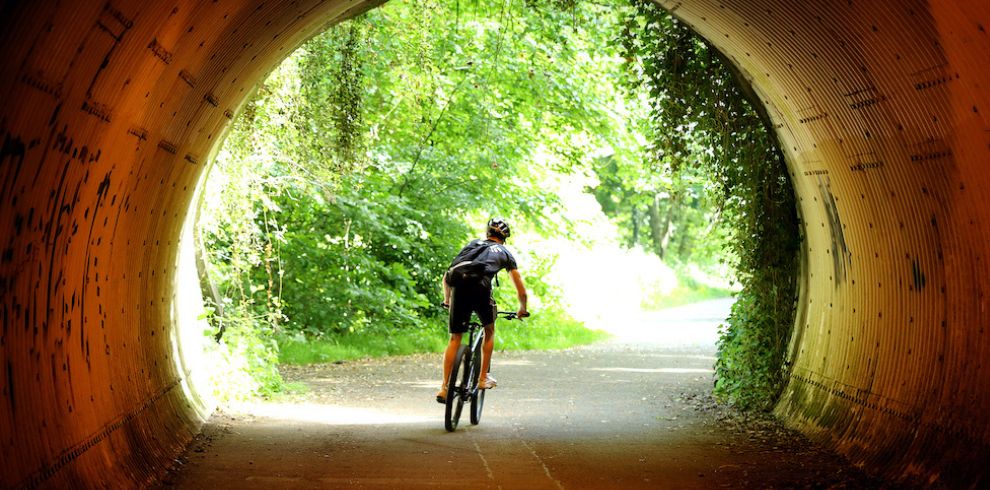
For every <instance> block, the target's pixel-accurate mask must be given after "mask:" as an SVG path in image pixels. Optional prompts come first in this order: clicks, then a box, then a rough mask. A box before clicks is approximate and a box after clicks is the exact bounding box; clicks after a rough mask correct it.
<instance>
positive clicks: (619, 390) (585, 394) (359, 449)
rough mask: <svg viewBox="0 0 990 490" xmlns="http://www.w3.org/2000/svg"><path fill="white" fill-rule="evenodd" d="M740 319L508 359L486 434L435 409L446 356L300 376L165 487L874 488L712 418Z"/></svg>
mask: <svg viewBox="0 0 990 490" xmlns="http://www.w3.org/2000/svg"><path fill="white" fill-rule="evenodd" d="M729 304H731V303H730V302H721V303H720V302H713V303H706V304H702V305H695V306H690V307H686V308H681V309H675V310H671V311H668V312H664V313H661V314H655V315H651V316H650V317H648V318H643V319H642V323H641V324H638V325H637V328H636V329H627V330H625V331H622V330H621V329H619V330H617V331H615V332H614V333H615V334H616V338H615V340H614V341H612V342H609V343H605V344H599V345H596V346H591V347H584V348H578V349H571V350H566V351H556V352H510V353H497V354H496V356H495V358H494V362H493V369H492V372H493V374H495V375H496V377H497V378H498V380H499V387H498V388H496V389H494V390H492V391H491V392H489V394H488V397H487V403H486V405H485V411H484V414H483V418H482V421H481V424H480V425H477V426H472V425H470V424H469V423H468V421H467V420H466V419H467V418H468V416H467V411H466V410H465V414H464V416H463V417H462V423H461V426H460V427H459V428H458V430H457V431H456V432H454V433H447V432H446V431H445V430H444V428H443V421H442V418H443V406H442V405H440V404H437V403H436V401H435V400H433V397H434V393H435V391H436V388H437V384H438V378H439V372H440V359H439V356H438V355H417V356H406V357H398V358H391V359H382V360H366V361H357V362H347V363H343V364H340V365H337V364H327V365H320V366H311V367H305V368H301V367H292V368H286V369H285V370H284V375H285V377H286V378H287V380H289V381H297V382H302V383H305V384H306V385H307V386H308V387H309V389H310V391H309V392H307V393H305V394H303V395H294V396H292V397H289V398H286V399H283V400H280V401H278V402H268V403H257V404H253V405H248V406H244V407H240V413H234V412H231V411H226V412H222V413H218V414H217V415H215V416H214V417H213V419H211V421H210V422H209V423H208V424H207V426H206V428H205V430H204V432H203V434H202V435H201V436H200V437H199V438H198V439H197V441H196V442H195V443H194V444H193V445H192V447H191V448H190V449H189V451H188V452H187V453H186V454H185V455H184V456H183V457H182V458H181V459H180V462H181V464H178V465H177V467H176V470H175V471H174V472H173V473H172V474H170V475H169V476H168V478H167V479H166V481H165V483H164V485H163V486H164V487H166V488H210V489H223V488H437V487H472V488H493V489H498V488H502V489H581V488H605V489H608V488H615V489H619V488H622V489H636V488H830V487H832V488H863V487H870V486H876V483H875V482H872V481H871V480H869V479H867V478H866V477H864V476H863V475H862V474H861V472H859V471H858V470H856V469H855V468H852V467H849V466H848V465H846V464H845V463H844V462H843V461H842V460H841V459H840V458H838V457H837V456H835V455H833V454H831V453H829V452H828V451H825V450H823V449H820V448H818V447H816V446H815V445H813V444H811V443H809V442H808V441H806V440H805V439H803V438H802V437H800V436H798V435H796V434H794V433H792V432H790V431H787V430H785V429H783V428H781V427H780V426H779V425H777V424H775V423H773V422H771V421H767V420H757V421H748V422H747V421H740V420H739V419H738V418H732V417H728V418H726V416H725V411H724V410H722V409H719V408H718V407H715V406H714V404H713V403H712V402H711V398H710V396H709V395H708V394H709V393H710V391H711V386H712V375H713V372H712V364H713V362H714V360H715V359H714V347H713V341H714V338H715V337H714V333H713V332H714V327H715V325H717V323H718V321H720V318H719V316H721V317H723V318H724V313H725V310H726V308H728V305H729ZM701 317H704V319H700V318H701ZM712 319H715V320H714V322H713V321H712ZM637 332H638V333H637Z"/></svg>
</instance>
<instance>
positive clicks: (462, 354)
mask: <svg viewBox="0 0 990 490" xmlns="http://www.w3.org/2000/svg"><path fill="white" fill-rule="evenodd" d="M467 355H468V347H467V346H466V345H461V346H460V347H458V348H457V354H456V355H455V356H454V365H453V366H451V369H450V377H449V378H447V403H446V406H445V407H444V411H443V426H444V428H445V429H447V432H454V431H455V430H457V423H458V422H459V421H460V419H461V410H463V409H464V397H465V396H467V395H466V394H467V392H468V389H469V386H468V382H467V381H468V376H467V375H464V376H458V374H459V373H460V370H461V364H462V360H463V363H464V364H465V366H466V365H467V364H466V363H467V362H469V361H467V360H466V356H467Z"/></svg>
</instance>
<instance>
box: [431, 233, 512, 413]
mask: <svg viewBox="0 0 990 490" xmlns="http://www.w3.org/2000/svg"><path fill="white" fill-rule="evenodd" d="M509 235H510V230H509V224H508V223H506V222H505V220H503V219H501V218H493V219H491V220H489V221H488V229H487V232H486V239H485V240H472V241H471V242H470V243H468V244H467V245H466V246H465V247H464V248H463V249H461V251H460V253H458V254H457V256H456V257H454V260H453V261H452V262H451V263H450V268H448V269H447V272H446V273H445V274H444V275H443V281H442V282H443V304H444V306H445V307H448V308H449V309H450V321H449V324H448V329H449V331H450V343H449V344H447V350H446V351H444V354H443V380H442V381H441V383H440V391H439V392H438V393H437V401H438V402H440V403H444V402H445V401H446V398H447V378H448V377H449V376H450V370H451V369H452V367H453V365H454V358H455V356H456V354H457V348H458V347H459V346H460V345H461V337H462V336H463V334H464V332H466V331H467V328H468V322H469V321H470V319H471V313H472V312H473V313H477V314H478V319H479V320H481V324H482V325H483V326H484V329H485V342H484V344H483V345H482V352H483V355H482V361H481V375H480V378H479V383H478V386H479V388H481V389H490V388H494V387H495V386H496V382H495V378H494V377H492V376H491V375H489V374H488V369H489V367H490V366H491V361H492V350H493V349H494V346H495V342H494V341H495V311H496V307H495V300H494V299H493V298H492V278H493V277H494V276H495V274H496V273H498V272H499V271H500V270H502V269H505V270H507V271H509V277H511V278H512V283H513V285H515V287H516V296H517V297H518V298H519V312H518V313H517V315H518V316H519V318H524V317H527V316H529V313H528V312H527V311H526V286H524V285H523V280H522V276H520V275H519V270H518V268H517V267H516V259H515V257H513V256H512V253H511V252H509V250H508V249H506V248H505V245H504V244H505V239H506V238H508V237H509Z"/></svg>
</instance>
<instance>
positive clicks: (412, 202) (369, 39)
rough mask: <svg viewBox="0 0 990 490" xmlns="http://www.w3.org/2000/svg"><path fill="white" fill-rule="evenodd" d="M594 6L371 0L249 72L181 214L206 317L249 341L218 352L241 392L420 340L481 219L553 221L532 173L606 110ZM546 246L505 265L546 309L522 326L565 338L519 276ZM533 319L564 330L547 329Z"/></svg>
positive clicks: (566, 164) (535, 272) (433, 333)
mask: <svg viewBox="0 0 990 490" xmlns="http://www.w3.org/2000/svg"><path fill="white" fill-rule="evenodd" d="M605 8H606V7H602V6H597V5H572V4H570V3H569V2H542V1H538V2H528V3H526V4H525V5H524V4H521V3H516V2H503V3H499V4H488V3H485V2H474V3H449V2H439V1H431V0H416V1H407V2H402V1H395V2H390V3H389V4H388V5H386V6H384V7H382V8H380V9H376V10H373V11H371V12H369V13H368V14H366V15H363V16H361V17H358V18H356V19H352V20H350V21H348V22H346V23H344V24H341V25H338V26H335V27H333V28H331V29H330V30H328V31H327V32H325V33H323V34H321V35H319V36H316V37H315V38H314V39H312V40H311V41H309V42H307V43H306V44H305V45H304V46H303V47H302V48H301V49H299V50H298V51H296V52H295V53H293V54H292V55H291V56H290V57H289V58H288V59H287V60H285V62H284V63H283V64H282V65H281V66H279V67H278V68H277V69H276V70H275V71H274V72H273V73H272V74H271V75H270V76H269V78H268V79H267V80H266V81H265V82H264V83H263V84H261V85H260V86H259V87H258V88H257V92H256V94H255V96H254V98H253V99H252V100H250V101H249V102H248V103H247V104H246V106H245V108H244V111H243V113H242V114H241V115H240V116H239V117H238V118H237V119H236V121H235V125H234V127H233V128H232V130H231V131H230V135H229V136H228V138H227V140H226V141H225V143H224V147H223V149H222V151H221V152H220V153H219V155H218V158H217V160H216V163H215V165H214V168H213V169H212V171H211V174H210V180H209V183H208V185H209V189H208V190H207V194H206V197H205V199H204V205H203V206H202V207H201V211H202V214H203V217H202V218H201V219H200V221H199V226H200V229H201V231H202V236H203V237H204V238H203V241H204V245H205V249H206V255H208V258H209V262H210V273H209V277H210V279H211V280H212V282H214V283H215V284H216V285H217V286H218V287H217V288H216V289H217V291H218V293H217V294H216V298H215V299H214V300H213V301H214V302H215V304H216V306H217V307H218V308H217V310H218V315H217V317H216V319H215V320H214V322H213V325H214V330H213V331H211V332H207V333H208V334H209V335H211V336H217V337H219V338H220V342H221V343H222V344H223V345H230V346H233V345H239V346H240V345H242V344H243V342H245V341H246V339H253V340H252V341H251V342H249V343H248V344H244V346H242V347H238V349H240V350H238V352H241V353H243V354H244V355H246V356H247V358H248V361H249V362H248V363H247V365H248V368H247V369H248V370H249V371H250V372H251V374H253V375H255V376H256V378H257V380H258V381H259V382H258V385H257V386H256V389H255V390H254V391H255V392H256V393H262V394H265V393H268V392H270V391H271V389H272V388H271V387H273V386H275V384H273V383H272V382H271V381H272V376H271V373H272V372H274V371H273V370H272V363H271V361H272V359H274V358H275V357H276V356H278V357H280V358H281V359H282V360H283V361H285V362H311V361H313V360H319V359H323V360H336V358H347V357H350V356H356V355H368V354H385V353H405V352H410V351H415V350H434V349H435V348H436V347H437V345H439V344H438V342H443V341H444V338H445V335H444V327H443V321H442V320H443V319H442V317H441V315H442V314H441V313H439V312H438V310H437V308H436V307H435V305H436V304H437V303H438V302H439V301H440V282H439V281H440V277H441V276H442V274H443V271H444V270H445V268H446V266H447V265H448V263H449V261H450V259H451V258H452V257H453V256H454V254H455V253H456V252H457V251H458V250H459V249H460V247H461V246H463V244H464V243H466V242H467V240H469V239H470V238H472V237H474V236H476V235H475V233H478V232H480V231H481V229H480V228H481V226H482V224H483V223H484V221H485V220H487V218H488V217H489V216H491V215H502V216H505V217H507V218H508V219H510V220H511V221H512V222H513V223H514V224H515V225H516V227H517V229H519V227H520V225H521V226H522V227H528V228H533V229H539V230H542V233H544V234H547V235H550V234H553V233H560V232H564V233H566V230H567V229H568V226H569V224H568V223H567V221H566V219H563V218H560V217H559V216H560V214H561V213H560V211H561V209H560V203H559V201H558V199H557V197H556V196H555V195H554V194H553V193H552V192H550V191H549V190H547V189H545V188H544V186H543V182H544V180H545V179H546V178H547V177H548V176H550V175H554V174H557V173H561V172H569V171H571V169H572V168H573V167H574V166H575V165H577V164H581V163H582V162H585V161H587V160H588V158H589V155H591V154H592V153H593V152H595V151H597V149H598V148H599V147H600V146H601V144H602V143H601V141H600V137H599V136H598V135H599V134H604V133H606V132H607V131H606V129H607V128H608V126H609V124H611V122H610V121H612V119H611V118H612V116H611V112H610V111H612V105H613V104H612V100H614V99H615V97H617V93H616V92H614V91H610V89H608V88H607V87H603V86H602V84H601V83H599V80H598V79H597V74H599V73H601V72H603V71H608V70H610V69H611V68H608V67H610V66H617V65H616V63H615V59H614V56H611V55H606V56H602V57H595V56H589V55H588V54H587V48H588V47H589V46H593V45H603V44H604V41H605V36H607V35H608V34H607V33H608V32H610V31H609V30H608V29H603V28H607V27H609V26H614V24H615V18H614V16H602V15H601V14H602V13H603V12H605V10H603V9H605ZM609 19H611V20H609ZM608 22H611V23H612V24H608ZM612 71H614V70H612ZM603 128H605V129H603ZM512 245H513V246H515V245H516V244H515V243H513V244H512ZM518 246H519V247H520V248H523V249H524V248H525V246H526V245H525V243H520V244H518ZM549 260H550V259H548V258H541V257H533V258H532V260H531V261H532V263H533V267H532V268H528V269H524V271H523V273H524V276H525V277H526V280H527V285H528V286H530V295H531V298H532V300H533V302H534V304H538V305H543V307H544V308H547V311H548V312H549V313H548V314H546V315H545V316H544V315H542V313H541V316H540V318H546V320H538V321H537V322H536V325H537V326H539V325H544V327H539V328H536V329H534V330H533V331H534V332H543V330H546V332H543V333H541V334H540V335H542V336H543V338H544V340H547V341H550V340H553V341H554V342H555V343H554V344H552V345H553V346H560V345H562V344H561V343H560V342H562V341H563V340H561V339H564V340H566V339H573V340H574V341H577V342H585V341H587V338H591V337H587V335H588V334H584V335H585V337H587V338H585V337H581V335H579V332H580V331H581V328H582V327H580V326H578V325H576V324H575V323H574V322H573V320H570V319H569V317H567V315H566V314H564V313H563V312H561V311H559V309H558V310H553V309H552V308H553V306H554V305H555V304H556V302H557V300H556V297H557V295H558V292H556V291H553V290H552V288H550V287H549V286H548V285H546V284H545V283H544V282H543V281H542V280H541V279H540V277H539V275H540V274H541V273H542V271H544V270H546V268H545V267H548V266H546V265H545V263H547V261H549ZM526 267H529V264H528V263H527V264H526ZM506 286H508V284H506ZM205 289H208V288H204V290H205ZM502 289H503V290H504V289H512V288H511V286H508V287H503V288H502ZM500 294H502V293H500ZM514 303H515V298H514V294H513V295H511V296H509V297H507V298H505V299H504V300H503V304H514ZM550 321H560V322H561V326H560V328H561V329H563V330H565V331H567V332H569V333H566V334H561V335H562V337H561V338H557V339H551V337H553V335H551V332H552V331H553V330H554V329H555V328H557V326H556V325H552V324H551V323H540V322H550ZM541 328H542V329H543V330H541ZM276 338H277V339H279V341H278V342H277V343H276V342H275V341H274V339H276ZM509 338H514V339H515V340H512V342H514V343H516V344H519V345H524V344H525V345H535V344H532V343H530V344H526V343H525V341H523V340H522V339H521V338H515V337H509ZM303 342H305V343H307V344H306V345H305V346H304V345H303ZM275 376H277V373H275ZM276 384H277V383H276Z"/></svg>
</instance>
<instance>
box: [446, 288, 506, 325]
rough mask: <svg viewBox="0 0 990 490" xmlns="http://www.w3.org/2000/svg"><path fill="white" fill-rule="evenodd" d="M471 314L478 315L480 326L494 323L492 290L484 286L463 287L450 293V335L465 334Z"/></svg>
mask: <svg viewBox="0 0 990 490" xmlns="http://www.w3.org/2000/svg"><path fill="white" fill-rule="evenodd" d="M471 313H477V314H478V320H479V321H480V323H481V324H482V325H488V324H491V323H495V300H493V299H492V290H491V288H490V287H486V286H485V285H477V286H475V285H464V286H461V287H457V288H453V289H452V290H451V292H450V322H449V324H448V326H447V328H448V330H449V331H450V333H464V332H467V329H468V327H467V326H468V322H470V321H471Z"/></svg>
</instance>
